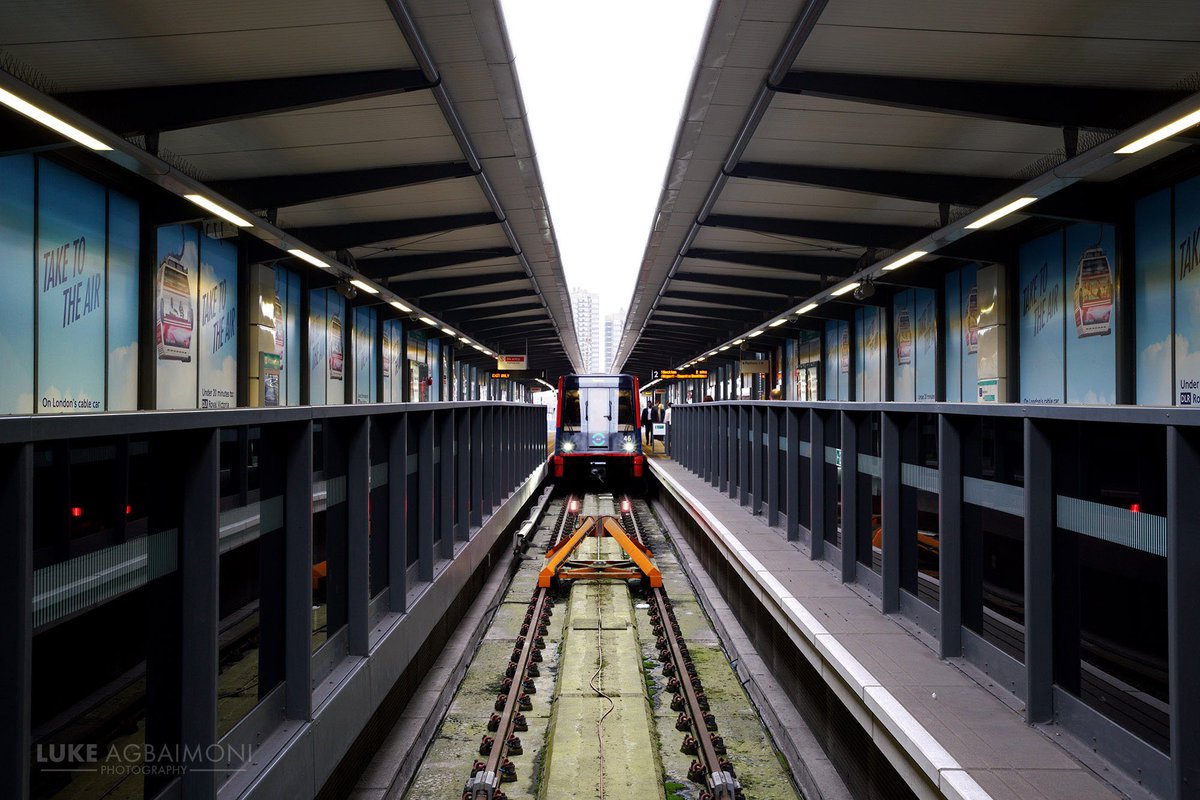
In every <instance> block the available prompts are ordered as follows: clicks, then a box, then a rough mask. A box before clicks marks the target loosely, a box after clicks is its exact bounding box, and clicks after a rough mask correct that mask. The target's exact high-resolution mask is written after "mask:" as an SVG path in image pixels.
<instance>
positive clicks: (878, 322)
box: [854, 307, 887, 402]
mask: <svg viewBox="0 0 1200 800" xmlns="http://www.w3.org/2000/svg"><path fill="white" fill-rule="evenodd" d="M854 323H855V331H854V335H855V342H856V344H857V347H856V348H855V351H856V352H855V366H856V368H857V369H856V373H857V374H856V379H857V387H858V393H857V395H856V396H855V399H856V400H862V401H867V402H871V401H879V400H883V399H884V391H885V383H884V380H885V378H884V374H883V369H884V364H885V363H886V359H887V352H886V348H887V334H886V332H885V330H884V328H885V325H886V320H885V315H884V310H883V309H882V308H875V307H869V308H859V309H856V310H855V312H854Z"/></svg>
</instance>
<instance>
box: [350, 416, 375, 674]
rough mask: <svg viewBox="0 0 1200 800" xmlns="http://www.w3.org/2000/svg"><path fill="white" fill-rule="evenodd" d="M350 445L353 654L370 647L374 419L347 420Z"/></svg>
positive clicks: (358, 418)
mask: <svg viewBox="0 0 1200 800" xmlns="http://www.w3.org/2000/svg"><path fill="white" fill-rule="evenodd" d="M347 423H348V424H347V428H348V429H349V430H348V431H347V433H348V434H349V436H348V438H349V443H348V446H347V448H346V542H347V549H348V558H347V573H346V578H347V587H348V589H349V592H348V596H349V604H348V607H347V612H348V614H349V618H348V620H347V623H348V625H349V630H348V635H349V639H348V641H347V643H348V645H349V648H350V655H357V656H365V655H366V654H367V653H368V651H369V650H370V641H369V637H368V629H369V625H368V624H367V618H368V616H369V613H368V609H369V607H370V604H371V575H370V567H369V565H370V563H371V542H370V532H371V521H370V518H369V508H370V497H371V448H370V442H371V418H370V417H357V418H354V419H351V420H348V421H347Z"/></svg>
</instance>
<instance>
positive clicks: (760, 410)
mask: <svg viewBox="0 0 1200 800" xmlns="http://www.w3.org/2000/svg"><path fill="white" fill-rule="evenodd" d="M746 411H747V413H748V414H749V415H750V431H749V438H750V447H749V448H748V449H747V452H746V456H747V457H748V458H749V459H750V513H752V514H754V515H756V516H757V515H759V514H761V513H763V500H764V499H765V498H766V491H765V490H766V485H765V484H764V483H763V479H764V478H763V460H762V446H763V445H762V440H763V427H764V425H763V422H764V417H765V415H766V413H767V410H766V409H765V408H764V407H762V406H750V407H749V408H747V409H746Z"/></svg>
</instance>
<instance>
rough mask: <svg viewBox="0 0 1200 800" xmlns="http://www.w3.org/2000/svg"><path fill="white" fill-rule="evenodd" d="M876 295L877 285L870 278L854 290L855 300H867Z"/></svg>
mask: <svg viewBox="0 0 1200 800" xmlns="http://www.w3.org/2000/svg"><path fill="white" fill-rule="evenodd" d="M873 294H875V284H874V283H873V282H872V281H871V280H870V279H869V278H868V279H867V280H865V281H863V282H862V283H860V284H859V285H858V286H857V287H856V288H855V289H854V299H855V300H866V299H867V298H868V297H871V296H872V295H873Z"/></svg>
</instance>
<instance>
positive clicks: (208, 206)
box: [184, 194, 254, 228]
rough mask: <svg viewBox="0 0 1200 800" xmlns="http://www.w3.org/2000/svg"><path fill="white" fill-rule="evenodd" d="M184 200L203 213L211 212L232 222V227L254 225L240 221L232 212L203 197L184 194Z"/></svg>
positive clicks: (246, 221) (243, 220)
mask: <svg viewBox="0 0 1200 800" xmlns="http://www.w3.org/2000/svg"><path fill="white" fill-rule="evenodd" d="M184 198H185V199H187V200H191V201H192V202H193V203H195V204H196V205H198V206H200V207H201V208H203V209H204V210H205V211H211V212H212V213H213V214H216V215H217V216H218V217H220V218H221V219H223V220H226V221H227V222H232V223H233V224H234V225H237V226H238V227H239V228H249V227H252V226H253V225H254V223H253V222H249V221H248V220H245V219H242V218H241V217H239V216H238V215H237V214H235V213H233V212H232V211H230V210H229V209H227V208H222V207H221V206H219V205H217V204H216V203H214V202H213V201H212V200H209V199H208V198H207V197H205V196H204V195H202V194H185V195H184Z"/></svg>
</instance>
